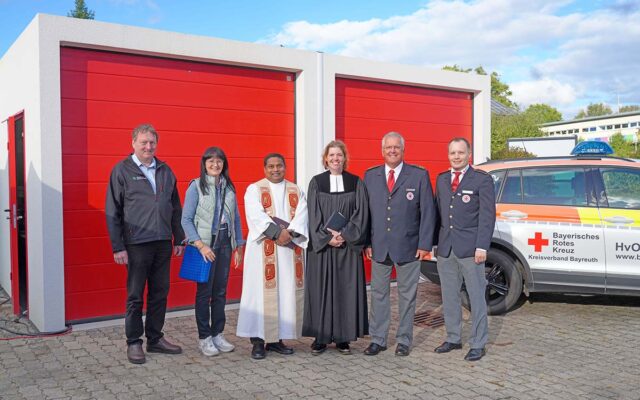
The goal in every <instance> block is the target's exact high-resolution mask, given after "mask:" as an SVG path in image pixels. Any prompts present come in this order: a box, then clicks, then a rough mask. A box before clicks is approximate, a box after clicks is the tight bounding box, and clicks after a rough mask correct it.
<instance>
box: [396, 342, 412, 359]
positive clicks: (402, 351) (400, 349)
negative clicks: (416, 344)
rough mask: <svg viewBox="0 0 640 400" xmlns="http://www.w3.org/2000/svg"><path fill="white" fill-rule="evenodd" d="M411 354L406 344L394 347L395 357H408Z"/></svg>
mask: <svg viewBox="0 0 640 400" xmlns="http://www.w3.org/2000/svg"><path fill="white" fill-rule="evenodd" d="M409 353H411V349H409V346H407V345H406V344H402V343H398V346H397V347H396V355H397V356H408V355H409Z"/></svg>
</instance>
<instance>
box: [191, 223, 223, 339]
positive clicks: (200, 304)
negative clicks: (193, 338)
mask: <svg viewBox="0 0 640 400" xmlns="http://www.w3.org/2000/svg"><path fill="white" fill-rule="evenodd" d="M219 236H220V237H219V238H218V241H217V243H216V241H215V238H212V239H211V243H212V244H213V243H215V245H214V246H213V247H212V250H213V253H214V254H215V255H216V259H215V261H214V262H212V263H211V272H210V273H209V281H207V282H203V283H198V284H197V285H198V287H197V290H196V306H195V308H196V324H197V325H198V337H199V338H200V339H206V338H207V337H208V336H214V337H215V336H217V335H218V334H219V333H222V331H224V324H225V322H226V318H225V315H224V307H225V306H226V304H227V282H228V281H229V267H230V265H231V253H232V250H231V240H230V239H229V235H228V231H227V230H221V231H220V232H219Z"/></svg>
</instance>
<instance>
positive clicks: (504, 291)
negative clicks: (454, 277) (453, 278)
mask: <svg viewBox="0 0 640 400" xmlns="http://www.w3.org/2000/svg"><path fill="white" fill-rule="evenodd" d="M517 262H518V261H516V260H515V258H513V257H511V256H510V255H509V254H507V253H505V252H504V251H501V250H496V249H490V250H489V252H488V254H487V261H486V263H485V273H486V276H487V292H486V295H485V297H486V299H487V312H488V313H489V315H500V314H504V313H506V312H507V311H509V310H511V308H512V307H513V306H514V305H515V304H516V303H517V302H518V299H519V298H520V296H521V295H522V274H521V273H520V269H519V268H518V266H517V264H516V263H517ZM462 290H463V292H464V293H463V296H462V304H463V305H464V306H465V308H467V309H468V308H469V296H468V295H467V293H466V290H465V288H464V285H463V286H462Z"/></svg>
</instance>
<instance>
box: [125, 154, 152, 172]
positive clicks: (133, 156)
mask: <svg viewBox="0 0 640 400" xmlns="http://www.w3.org/2000/svg"><path fill="white" fill-rule="evenodd" d="M131 159H132V160H133V162H134V163H135V164H136V165H137V166H138V167H145V168H147V169H151V168H155V167H156V158H155V157H153V161H152V162H151V165H149V166H148V167H147V166H146V165H144V164H143V163H142V161H140V160H139V159H138V157H137V156H136V153H133V154H131Z"/></svg>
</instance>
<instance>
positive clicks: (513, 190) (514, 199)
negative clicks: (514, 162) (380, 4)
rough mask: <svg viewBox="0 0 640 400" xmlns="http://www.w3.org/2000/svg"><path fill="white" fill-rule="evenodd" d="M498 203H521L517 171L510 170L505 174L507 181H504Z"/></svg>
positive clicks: (518, 171) (518, 172) (520, 187)
mask: <svg viewBox="0 0 640 400" xmlns="http://www.w3.org/2000/svg"><path fill="white" fill-rule="evenodd" d="M500 203H510V204H514V203H515V204H520V203H522V182H521V181H520V170H519V169H512V170H511V171H509V173H508V174H507V179H505V181H504V189H502V195H501V196H500Z"/></svg>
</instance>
